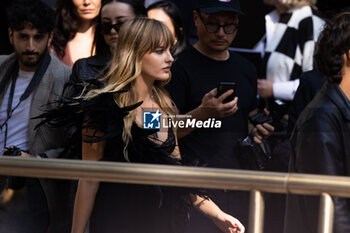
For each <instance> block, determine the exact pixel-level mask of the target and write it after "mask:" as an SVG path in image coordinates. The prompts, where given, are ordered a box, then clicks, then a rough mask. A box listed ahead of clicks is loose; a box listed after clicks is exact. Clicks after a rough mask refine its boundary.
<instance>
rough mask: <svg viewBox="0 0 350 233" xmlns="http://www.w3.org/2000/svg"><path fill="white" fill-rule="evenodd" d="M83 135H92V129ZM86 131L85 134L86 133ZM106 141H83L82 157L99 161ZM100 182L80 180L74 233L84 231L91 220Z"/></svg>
mask: <svg viewBox="0 0 350 233" xmlns="http://www.w3.org/2000/svg"><path fill="white" fill-rule="evenodd" d="M84 131H85V132H83V135H92V134H91V133H92V130H84ZM84 133H85V134H84ZM105 145H106V142H105V141H102V142H97V143H86V142H83V143H82V159H83V160H91V161H97V160H100V159H101V158H102V156H103V153H104V148H105ZM99 185H100V182H98V181H92V180H79V183H78V189H77V193H76V196H75V201H74V212H73V224H72V231H71V232H72V233H83V232H84V231H85V228H86V226H87V223H88V222H89V219H90V215H91V212H92V209H93V207H94V202H95V197H96V193H97V191H98V188H99Z"/></svg>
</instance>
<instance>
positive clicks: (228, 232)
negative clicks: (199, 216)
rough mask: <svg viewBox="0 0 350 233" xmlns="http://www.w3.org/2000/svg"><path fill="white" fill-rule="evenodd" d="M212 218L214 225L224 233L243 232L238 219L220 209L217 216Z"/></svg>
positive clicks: (243, 229)
mask: <svg viewBox="0 0 350 233" xmlns="http://www.w3.org/2000/svg"><path fill="white" fill-rule="evenodd" d="M212 220H213V222H214V223H215V225H216V226H217V227H218V228H219V229H220V230H221V231H223V232H225V233H244V231H245V228H244V226H243V225H242V223H241V222H240V221H238V219H236V218H234V217H232V216H231V215H229V214H226V213H224V212H222V211H220V212H219V214H218V216H217V217H216V218H213V219H212Z"/></svg>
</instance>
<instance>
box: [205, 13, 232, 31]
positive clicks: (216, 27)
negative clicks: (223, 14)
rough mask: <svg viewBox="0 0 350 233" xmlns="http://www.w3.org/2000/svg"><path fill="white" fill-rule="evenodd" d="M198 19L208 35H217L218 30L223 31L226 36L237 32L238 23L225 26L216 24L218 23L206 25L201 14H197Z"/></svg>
mask: <svg viewBox="0 0 350 233" xmlns="http://www.w3.org/2000/svg"><path fill="white" fill-rule="evenodd" d="M199 19H200V20H201V21H202V23H203V24H204V26H205V29H206V30H207V32H209V33H217V32H218V31H219V30H220V28H223V29H224V32H225V33H226V34H233V33H235V32H236V31H237V28H238V23H227V24H218V23H206V22H205V21H204V20H203V18H202V16H201V14H199Z"/></svg>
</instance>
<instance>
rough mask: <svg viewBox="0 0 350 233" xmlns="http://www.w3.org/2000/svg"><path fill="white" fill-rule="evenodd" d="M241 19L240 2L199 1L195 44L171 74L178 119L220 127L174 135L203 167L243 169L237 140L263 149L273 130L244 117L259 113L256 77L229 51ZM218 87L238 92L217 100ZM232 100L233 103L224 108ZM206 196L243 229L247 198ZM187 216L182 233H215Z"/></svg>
mask: <svg viewBox="0 0 350 233" xmlns="http://www.w3.org/2000/svg"><path fill="white" fill-rule="evenodd" d="M242 14H243V13H242V11H241V9H240V4H239V1H238V0H231V1H218V0H198V1H197V3H196V9H195V10H194V12H193V16H194V23H195V26H196V28H197V35H198V39H199V40H198V42H196V43H195V44H194V45H193V46H189V47H188V48H186V49H185V50H184V51H182V52H181V53H179V54H178V55H177V60H176V61H175V62H174V64H173V66H172V69H171V71H172V79H171V81H170V83H169V84H168V85H167V89H168V91H169V93H170V96H171V98H172V100H173V101H174V103H175V104H176V106H177V107H178V109H179V111H180V114H184V115H186V116H192V120H193V119H197V120H204V121H205V120H208V119H213V118H215V119H217V120H220V121H221V128H215V129H210V128H209V129H204V128H201V129H193V128H191V129H179V130H178V137H182V138H180V139H179V147H180V151H181V153H182V154H184V157H185V158H186V159H187V160H189V161H191V162H197V163H199V164H201V163H202V164H206V166H207V167H219V168H229V169H243V168H247V167H248V165H247V162H246V163H244V162H243V159H242V160H240V153H239V149H240V148H239V144H238V141H239V139H244V138H246V137H247V136H248V135H250V136H251V139H252V140H254V141H255V142H256V143H259V144H261V143H262V139H263V138H266V137H268V136H269V135H270V134H271V132H272V131H273V130H274V129H273V127H272V126H271V125H269V124H267V123H264V124H257V125H256V126H253V125H252V124H249V122H248V116H249V114H250V112H252V113H253V112H254V110H255V109H256V107H257V99H256V95H257V84H256V80H257V73H256V70H255V68H254V66H253V65H252V64H251V63H250V62H249V61H247V60H246V59H244V58H242V57H241V56H239V55H238V54H236V53H234V52H230V51H229V50H228V48H229V46H230V45H231V43H232V41H233V40H234V38H235V37H236V35H237V33H238V28H239V26H238V25H239V16H240V15H242ZM219 82H235V84H236V90H235V91H234V90H232V89H231V90H227V91H226V92H225V93H223V94H222V95H220V96H217V88H216V87H217V86H218V83H219ZM179 90H181V91H179ZM232 94H234V95H235V98H234V99H233V100H231V101H229V102H227V103H226V102H224V99H226V97H228V96H230V95H232ZM191 162H190V163H191ZM209 194H212V195H213V196H215V197H216V199H215V200H216V201H217V203H220V204H219V205H221V206H225V210H226V211H227V212H229V213H230V214H233V216H239V217H238V219H240V220H241V221H242V223H243V225H244V224H247V222H248V208H247V206H249V203H248V199H249V197H248V195H247V193H244V192H235V191H222V190H210V191H209ZM190 215H191V217H190V224H188V227H187V229H186V231H185V233H192V232H201V233H209V232H210V233H217V232H218V230H217V229H216V228H215V226H214V225H213V224H211V223H210V222H207V221H205V219H204V218H203V217H202V216H201V215H199V214H197V213H196V212H195V211H194V210H191V212H190Z"/></svg>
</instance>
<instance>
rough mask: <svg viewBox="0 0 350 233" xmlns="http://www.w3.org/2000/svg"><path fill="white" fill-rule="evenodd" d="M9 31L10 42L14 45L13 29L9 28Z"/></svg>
mask: <svg viewBox="0 0 350 233" xmlns="http://www.w3.org/2000/svg"><path fill="white" fill-rule="evenodd" d="M7 32H8V35H9V40H10V43H11V44H12V45H13V31H12V29H11V28H8V29H7Z"/></svg>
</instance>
